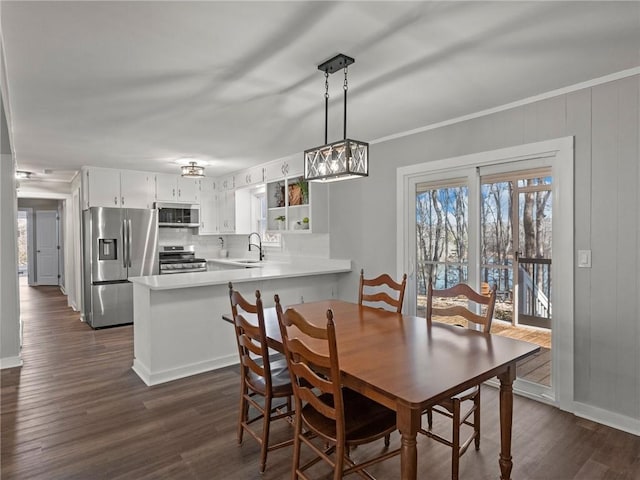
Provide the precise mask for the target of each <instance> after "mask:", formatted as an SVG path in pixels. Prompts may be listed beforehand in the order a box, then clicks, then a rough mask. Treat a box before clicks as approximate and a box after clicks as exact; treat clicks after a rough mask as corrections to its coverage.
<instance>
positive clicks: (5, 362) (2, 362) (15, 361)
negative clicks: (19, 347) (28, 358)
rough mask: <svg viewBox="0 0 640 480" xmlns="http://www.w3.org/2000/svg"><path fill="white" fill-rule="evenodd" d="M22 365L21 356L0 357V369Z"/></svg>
mask: <svg viewBox="0 0 640 480" xmlns="http://www.w3.org/2000/svg"><path fill="white" fill-rule="evenodd" d="M21 366H22V358H20V357H19V356H17V357H6V358H0V370H4V369H5V368H16V367H21Z"/></svg>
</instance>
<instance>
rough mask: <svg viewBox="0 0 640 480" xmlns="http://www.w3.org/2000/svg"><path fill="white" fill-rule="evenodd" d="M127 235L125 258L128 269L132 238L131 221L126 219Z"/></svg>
mask: <svg viewBox="0 0 640 480" xmlns="http://www.w3.org/2000/svg"><path fill="white" fill-rule="evenodd" d="M127 223H128V225H127V235H128V236H129V238H128V239H127V258H128V259H129V267H131V243H132V242H133V238H132V235H131V219H130V218H129V219H127Z"/></svg>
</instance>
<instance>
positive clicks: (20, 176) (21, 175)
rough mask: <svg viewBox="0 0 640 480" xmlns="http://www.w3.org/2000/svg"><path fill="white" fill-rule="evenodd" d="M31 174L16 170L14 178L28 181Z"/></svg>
mask: <svg viewBox="0 0 640 480" xmlns="http://www.w3.org/2000/svg"><path fill="white" fill-rule="evenodd" d="M31 175H32V173H31V172H27V171H26V170H16V178H17V179H19V180H28V179H29V178H31Z"/></svg>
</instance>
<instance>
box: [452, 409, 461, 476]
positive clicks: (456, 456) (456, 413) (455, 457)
mask: <svg viewBox="0 0 640 480" xmlns="http://www.w3.org/2000/svg"><path fill="white" fill-rule="evenodd" d="M451 443H453V447H452V449H451V480H458V471H459V468H460V400H458V399H454V401H453V435H452V440H451Z"/></svg>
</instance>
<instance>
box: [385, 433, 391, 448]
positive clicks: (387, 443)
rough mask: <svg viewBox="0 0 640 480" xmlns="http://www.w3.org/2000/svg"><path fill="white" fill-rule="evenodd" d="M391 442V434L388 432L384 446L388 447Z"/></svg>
mask: <svg viewBox="0 0 640 480" xmlns="http://www.w3.org/2000/svg"><path fill="white" fill-rule="evenodd" d="M389 444H391V434H390V433H387V434H386V435H385V436H384V446H385V447H388V446H389Z"/></svg>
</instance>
